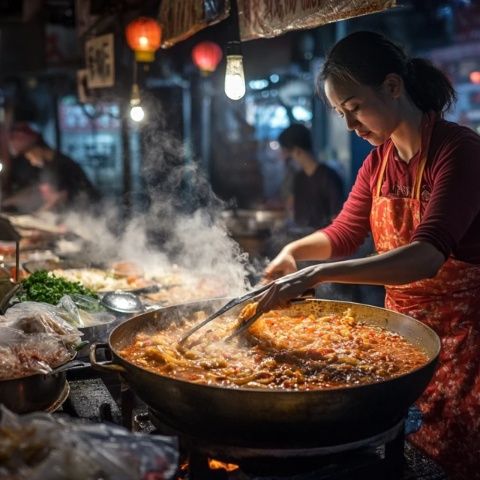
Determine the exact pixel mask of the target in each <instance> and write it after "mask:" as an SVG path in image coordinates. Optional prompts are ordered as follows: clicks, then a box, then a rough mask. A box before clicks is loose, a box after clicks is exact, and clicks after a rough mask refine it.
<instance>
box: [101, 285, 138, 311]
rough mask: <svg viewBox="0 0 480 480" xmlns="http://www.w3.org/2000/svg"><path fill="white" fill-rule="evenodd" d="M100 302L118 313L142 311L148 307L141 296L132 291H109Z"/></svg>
mask: <svg viewBox="0 0 480 480" xmlns="http://www.w3.org/2000/svg"><path fill="white" fill-rule="evenodd" d="M100 303H101V304H102V305H103V306H104V307H105V308H108V309H109V310H112V311H113V312H117V313H132V314H133V313H141V312H144V311H145V309H146V308H145V305H144V304H143V302H142V300H141V299H140V297H139V296H138V295H136V294H135V293H132V292H122V291H118V292H107V293H106V294H105V295H104V296H103V297H102V299H101V300H100Z"/></svg>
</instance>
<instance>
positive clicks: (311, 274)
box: [257, 265, 321, 312]
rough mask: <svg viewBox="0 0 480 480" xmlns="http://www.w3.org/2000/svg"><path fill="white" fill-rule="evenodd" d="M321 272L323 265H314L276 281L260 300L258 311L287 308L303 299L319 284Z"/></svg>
mask: <svg viewBox="0 0 480 480" xmlns="http://www.w3.org/2000/svg"><path fill="white" fill-rule="evenodd" d="M320 270H321V265H313V266H311V267H307V268H303V269H302V270H299V271H297V272H294V273H291V274H289V275H286V276H284V277H281V278H279V279H278V280H275V281H274V282H273V283H272V286H271V287H270V288H269V289H268V290H267V291H266V292H265V293H264V294H262V296H261V297H260V299H259V300H258V307H257V311H263V312H266V311H268V310H272V309H273V308H281V307H285V306H287V305H288V304H289V302H290V301H291V300H293V299H295V298H298V297H301V296H302V295H303V294H304V293H305V292H306V291H307V290H310V289H311V288H313V287H315V286H316V285H317V284H318V283H319V281H320V280H319V278H320ZM260 309H261V310H260Z"/></svg>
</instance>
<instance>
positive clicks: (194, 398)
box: [90, 299, 440, 449]
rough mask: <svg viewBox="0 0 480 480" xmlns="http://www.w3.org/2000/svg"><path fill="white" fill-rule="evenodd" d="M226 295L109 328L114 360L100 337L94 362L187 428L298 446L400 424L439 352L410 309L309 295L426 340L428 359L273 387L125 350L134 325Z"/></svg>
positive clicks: (231, 441) (164, 319)
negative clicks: (152, 361) (195, 374)
mask: <svg viewBox="0 0 480 480" xmlns="http://www.w3.org/2000/svg"><path fill="white" fill-rule="evenodd" d="M224 302H225V299H223V300H222V299H221V300H218V299H217V300H209V301H204V302H196V303H191V304H184V305H179V306H173V307H167V308H163V309H160V310H156V311H152V312H148V313H145V314H142V315H139V316H137V317H134V318H132V319H130V320H127V321H126V322H124V323H123V324H121V325H120V326H118V327H116V328H115V329H114V330H113V331H112V333H111V334H110V338H109V342H108V348H109V349H110V350H111V354H112V363H111V364H109V365H108V364H103V365H98V362H97V361H96V358H95V357H96V350H97V349H98V348H100V345H92V347H91V352H90V361H91V363H92V366H93V367H95V368H98V369H100V370H107V371H114V372H117V373H120V374H121V375H122V377H124V379H125V381H126V382H127V383H128V384H129V385H130V386H131V388H132V389H133V390H134V391H135V392H136V393H137V394H138V395H139V397H140V398H141V399H142V400H143V401H144V402H146V403H147V404H148V405H149V406H150V407H151V408H152V409H154V410H155V414H156V417H157V419H158V420H160V421H161V422H162V423H163V424H165V425H166V426H168V427H171V428H172V429H173V430H175V431H177V432H179V433H181V434H184V435H186V436H192V437H196V438H201V439H205V441H209V442H213V443H217V444H218V443H223V444H228V445H233V446H239V447H242V446H243V447H252V448H264V449H265V448H275V449H287V448H289V449H292V448H297V449H301V448H315V447H324V446H329V445H338V444H346V443H351V442H355V441H358V440H361V439H365V438H369V437H372V436H375V435H377V434H379V433H380V432H383V431H386V430H388V429H389V428H391V427H392V426H394V425H396V424H397V423H398V422H399V421H400V420H401V419H402V418H403V417H404V416H405V415H406V412H407V410H408V407H409V406H410V405H411V404H412V403H413V402H414V401H415V400H416V399H417V398H418V397H419V396H420V395H421V393H422V392H423V390H424V389H425V388H426V386H427V384H428V382H429V381H430V379H431V377H432V375H433V372H434V369H435V365H436V362H437V359H438V355H439V352H440V339H439V338H438V336H437V335H436V334H435V332H434V331H433V330H431V329H430V328H429V327H427V326H426V325H424V324H422V323H420V322H418V321H417V320H415V319H413V318H411V317H408V316H406V315H402V314H399V313H396V312H393V311H389V310H386V309H383V308H378V307H371V306H368V305H361V304H355V303H350V302H337V301H330V300H308V301H306V302H303V303H302V304H301V305H305V308H306V309H308V308H311V306H312V304H311V303H310V302H315V311H317V312H318V313H321V312H322V311H323V312H324V313H325V314H327V313H335V312H336V313H341V312H343V311H345V310H346V309H347V308H351V309H352V310H353V312H354V314H355V316H356V318H357V319H358V320H361V321H364V322H367V323H370V324H374V325H378V326H381V327H383V328H385V329H387V330H389V331H393V332H397V333H399V334H401V335H402V336H403V337H405V338H406V339H407V340H409V341H411V342H413V343H414V344H417V345H419V346H421V347H422V348H423V349H424V351H425V352H426V353H427V356H428V361H427V362H426V363H425V365H423V366H421V367H420V368H418V369H416V370H414V371H412V372H409V373H407V374H405V375H402V376H399V377H396V378H392V379H389V380H386V381H383V382H379V383H373V384H367V385H359V386H352V387H346V388H330V389H323V390H311V391H288V390H285V391H278V390H276V391H272V390H256V389H247V388H244V389H242V388H238V389H236V388H222V387H218V386H211V385H204V384H196V383H190V382H187V381H184V380H178V379H175V378H170V377H166V376H162V375H159V374H156V373H153V372H149V371H147V370H145V369H143V368H140V367H138V366H136V365H134V364H132V363H130V362H128V361H127V360H125V359H124V358H122V356H121V354H120V351H121V350H122V349H123V348H124V347H126V346H127V345H129V344H130V343H131V341H132V339H133V338H134V337H135V335H136V334H137V333H139V332H141V331H144V330H146V329H147V328H148V329H150V330H151V329H152V327H154V328H158V329H162V328H164V327H166V326H167V325H169V324H171V323H172V322H176V323H178V322H180V321H181V320H182V319H183V318H185V317H186V316H189V315H191V314H192V313H193V312H195V311H198V310H203V311H205V312H206V313H209V312H211V311H213V310H214V309H216V308H218V307H219V306H221V305H222V304H223V303H224ZM309 305H310V307H309ZM297 306H298V305H297ZM234 313H235V312H234ZM103 347H107V346H106V345H103Z"/></svg>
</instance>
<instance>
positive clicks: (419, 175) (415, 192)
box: [412, 154, 427, 200]
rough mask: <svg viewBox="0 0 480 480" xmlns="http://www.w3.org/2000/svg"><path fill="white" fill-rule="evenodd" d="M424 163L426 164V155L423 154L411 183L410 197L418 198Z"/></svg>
mask: <svg viewBox="0 0 480 480" xmlns="http://www.w3.org/2000/svg"><path fill="white" fill-rule="evenodd" d="M426 164H427V156H426V155H425V154H424V155H423V156H422V158H421V159H420V163H419V164H418V167H417V174H416V175H415V183H414V185H413V190H412V198H415V199H416V200H420V193H421V187H422V178H423V172H424V171H425V165H426Z"/></svg>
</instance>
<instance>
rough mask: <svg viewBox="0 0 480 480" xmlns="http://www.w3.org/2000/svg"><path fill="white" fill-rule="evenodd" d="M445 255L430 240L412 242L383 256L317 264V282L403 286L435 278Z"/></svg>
mask: <svg viewBox="0 0 480 480" xmlns="http://www.w3.org/2000/svg"><path fill="white" fill-rule="evenodd" d="M444 262H445V257H444V255H443V254H442V253H441V252H440V250H438V249H437V248H436V247H434V246H433V245H432V244H430V243H427V242H413V243H410V244H409V245H405V246H403V247H399V248H396V249H394V250H391V251H389V252H386V253H382V254H380V255H375V256H371V257H366V258H360V259H355V260H346V261H342V262H333V263H325V264H322V265H317V266H316V267H315V268H316V269H317V274H316V275H315V282H316V283H321V282H336V283H357V284H369V285H403V284H406V283H411V282H416V281H417V280H423V279H426V278H432V277H434V276H435V275H436V274H437V272H438V270H439V269H440V267H441V266H442V265H443V263H444Z"/></svg>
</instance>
